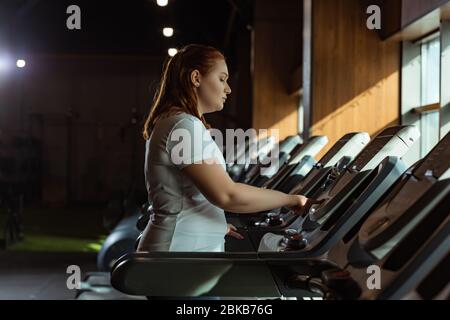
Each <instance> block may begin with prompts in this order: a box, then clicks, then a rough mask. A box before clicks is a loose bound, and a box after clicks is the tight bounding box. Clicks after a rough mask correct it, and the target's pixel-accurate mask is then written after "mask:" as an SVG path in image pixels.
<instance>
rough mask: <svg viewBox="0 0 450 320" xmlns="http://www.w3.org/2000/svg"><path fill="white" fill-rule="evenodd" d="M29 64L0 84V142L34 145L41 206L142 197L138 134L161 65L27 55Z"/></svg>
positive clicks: (150, 61) (136, 60)
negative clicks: (20, 140)
mask: <svg viewBox="0 0 450 320" xmlns="http://www.w3.org/2000/svg"><path fill="white" fill-rule="evenodd" d="M27 62H28V65H27V67H26V68H24V69H22V70H18V69H16V71H14V73H12V74H10V75H9V81H3V82H2V83H1V85H0V96H1V100H0V105H1V106H0V133H1V135H0V139H2V140H4V141H7V140H8V139H11V138H12V137H17V136H22V137H25V138H29V137H32V138H34V139H36V140H37V141H38V142H39V143H40V145H41V150H42V164H43V172H42V195H41V196H42V200H43V202H44V203H46V204H50V203H58V204H61V203H78V202H82V203H85V202H104V201H107V200H109V199H110V198H111V197H115V196H117V195H118V194H124V193H127V192H128V191H129V190H130V188H132V187H133V186H134V187H135V188H136V189H137V190H141V191H142V189H143V188H144V182H143V161H144V140H143V139H142V138H141V133H140V132H141V129H142V119H143V117H144V115H146V114H147V112H148V108H149V104H150V101H151V98H152V96H153V91H154V89H155V86H156V83H157V81H158V78H159V74H160V69H161V61H160V60H159V59H143V58H133V57H129V58H127V57H125V58H119V57H115V58H112V57H86V58H82V57H79V56H30V57H29V58H28V59H27ZM17 71H21V72H22V74H21V76H22V79H21V78H20V76H19V74H18V73H17ZM21 128H23V131H22V130H21ZM144 190H145V189H144Z"/></svg>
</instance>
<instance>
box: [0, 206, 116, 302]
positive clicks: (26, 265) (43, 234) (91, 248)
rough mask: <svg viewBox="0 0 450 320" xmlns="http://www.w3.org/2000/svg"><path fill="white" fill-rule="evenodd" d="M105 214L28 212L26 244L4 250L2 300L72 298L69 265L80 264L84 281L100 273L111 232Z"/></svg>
mask: <svg viewBox="0 0 450 320" xmlns="http://www.w3.org/2000/svg"><path fill="white" fill-rule="evenodd" d="M101 210H102V209H101V208H95V207H90V208H86V207H85V208H26V209H25V210H24V214H23V222H24V234H25V238H24V240H23V241H21V242H18V243H16V244H14V245H12V246H10V247H9V248H8V249H7V250H4V251H1V250H0V284H1V286H0V300H3V299H6V300H12V299H19V300H30V299H40V300H42V299H43V300H45V299H51V300H55V299H56V300H66V299H74V298H75V294H76V291H75V290H69V289H68V288H67V285H66V281H67V278H68V276H69V274H67V272H66V271H67V267H68V266H69V265H78V266H79V267H80V269H81V273H82V274H81V276H82V279H83V277H84V275H85V274H86V273H88V272H93V271H96V270H97V266H96V255H97V252H98V250H99V249H100V247H101V244H102V242H103V241H104V239H105V237H106V235H107V234H108V231H107V230H105V229H104V228H103V226H102V221H101V217H102V215H101V214H99V211H101ZM99 217H100V218H99ZM88 221H89V223H87V222H88Z"/></svg>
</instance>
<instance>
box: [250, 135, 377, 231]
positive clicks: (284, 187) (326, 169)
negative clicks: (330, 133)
mask: <svg viewBox="0 0 450 320" xmlns="http://www.w3.org/2000/svg"><path fill="white" fill-rule="evenodd" d="M369 141H370V137H369V135H368V134H367V133H366V132H356V133H349V134H346V135H345V136H343V137H342V138H341V139H339V140H338V141H337V142H336V143H335V144H334V145H333V147H332V148H331V149H330V150H329V151H328V152H327V153H326V154H325V155H324V156H323V157H322V158H321V159H320V160H319V161H318V162H317V163H316V164H315V165H314V166H313V168H312V169H311V170H310V172H309V173H308V174H307V175H306V176H305V177H303V176H300V177H299V176H298V175H292V176H290V177H288V178H287V179H286V180H285V181H283V182H281V183H280V184H279V185H278V186H277V187H275V190H279V191H282V192H285V193H290V194H302V195H305V196H307V197H309V196H311V195H312V194H313V192H314V191H315V190H317V189H318V188H319V187H320V186H321V185H322V184H323V183H324V182H325V181H326V179H327V177H328V175H329V174H330V173H331V172H333V174H338V172H336V170H341V171H342V170H343V169H340V168H345V166H347V165H348V164H349V163H350V162H351V161H352V160H353V158H354V157H355V156H356V155H358V154H359V153H360V152H361V150H362V149H363V148H364V147H365V146H366V145H367V144H368V143H369ZM289 213H290V210H289V209H287V208H279V209H274V210H270V211H269V212H268V213H266V214H264V215H257V216H252V219H251V220H252V223H251V224H249V225H247V226H246V227H247V228H251V227H258V229H259V230H263V229H264V230H265V231H266V232H267V231H269V230H271V229H278V228H281V227H285V226H286V225H288V224H290V223H291V222H292V221H291V219H292V218H295V216H290V215H289Z"/></svg>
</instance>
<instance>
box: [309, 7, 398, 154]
mask: <svg viewBox="0 0 450 320" xmlns="http://www.w3.org/2000/svg"><path fill="white" fill-rule="evenodd" d="M366 18H367V16H366V14H365V8H363V7H362V6H360V4H359V2H358V1H356V0H354V1H348V0H315V1H313V52H312V55H313V59H312V108H311V109H312V134H314V135H321V134H323V135H327V136H328V138H329V140H330V143H329V144H328V148H329V147H331V145H332V144H333V143H334V142H336V141H337V140H338V139H339V138H340V137H341V136H343V135H344V134H345V133H348V132H352V131H367V132H368V133H369V134H371V135H374V134H376V133H377V132H379V131H380V130H382V129H383V128H385V127H386V126H389V125H395V124H397V123H398V117H399V90H400V88H399V68H400V47H399V46H400V45H399V44H398V43H388V42H382V41H381V40H380V38H379V37H378V34H377V33H376V32H374V31H370V30H368V29H367V28H366Z"/></svg>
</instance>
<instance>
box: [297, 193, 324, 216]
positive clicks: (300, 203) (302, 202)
mask: <svg viewBox="0 0 450 320" xmlns="http://www.w3.org/2000/svg"><path fill="white" fill-rule="evenodd" d="M292 197H294V198H293V204H294V205H293V206H291V207H290V209H291V210H292V211H293V212H294V213H295V214H296V215H298V216H303V215H305V214H307V213H308V212H309V210H310V209H311V206H313V205H315V204H321V203H323V202H324V201H325V200H324V199H322V200H315V199H311V198H307V197H305V196H302V195H292Z"/></svg>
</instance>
